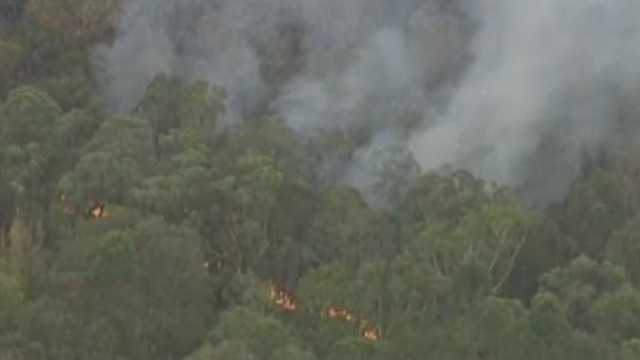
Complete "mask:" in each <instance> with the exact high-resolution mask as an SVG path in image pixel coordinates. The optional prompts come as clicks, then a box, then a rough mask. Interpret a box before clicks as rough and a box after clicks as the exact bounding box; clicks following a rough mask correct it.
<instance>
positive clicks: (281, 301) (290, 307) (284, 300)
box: [270, 284, 299, 311]
mask: <svg viewBox="0 0 640 360" xmlns="http://www.w3.org/2000/svg"><path fill="white" fill-rule="evenodd" d="M270 290H271V291H270V295H271V299H273V300H274V301H275V303H276V305H277V306H278V307H279V308H280V309H281V310H285V311H296V310H298V308H299V305H298V301H297V300H296V299H295V297H294V296H293V295H291V294H289V293H288V292H286V291H285V290H283V289H281V288H280V287H278V286H277V285H276V284H271V289H270Z"/></svg>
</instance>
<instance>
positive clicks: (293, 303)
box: [269, 283, 381, 341]
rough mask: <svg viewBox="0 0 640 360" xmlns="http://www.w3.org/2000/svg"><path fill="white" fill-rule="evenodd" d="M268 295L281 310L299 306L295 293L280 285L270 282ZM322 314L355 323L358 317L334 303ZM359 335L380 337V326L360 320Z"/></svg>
mask: <svg viewBox="0 0 640 360" xmlns="http://www.w3.org/2000/svg"><path fill="white" fill-rule="evenodd" d="M269 293H270V296H271V299H272V300H273V301H274V303H275V304H276V306H277V307H278V308H279V309H280V310H283V311H288V312H295V311H297V310H299V309H300V308H301V306H300V303H299V302H298V299H297V298H296V297H295V295H293V294H291V293H289V292H287V291H286V290H285V289H283V288H282V287H281V286H279V285H277V284H275V283H271V286H270V291H269ZM324 315H325V316H326V317H328V318H330V319H336V320H342V321H345V322H347V323H355V322H357V321H358V318H357V317H356V316H355V315H354V314H353V312H352V311H351V310H349V309H347V308H342V307H339V306H337V305H334V304H329V305H328V306H327V308H326V309H325V312H324ZM359 332H360V336H361V337H363V338H365V339H367V340H371V341H377V340H379V339H380V338H381V334H380V328H379V327H378V326H377V325H376V324H374V323H372V322H370V321H366V320H360V329H359Z"/></svg>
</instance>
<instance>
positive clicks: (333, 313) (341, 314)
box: [327, 305, 356, 322]
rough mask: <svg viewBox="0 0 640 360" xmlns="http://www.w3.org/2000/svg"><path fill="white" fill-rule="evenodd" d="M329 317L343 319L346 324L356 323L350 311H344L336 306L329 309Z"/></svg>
mask: <svg viewBox="0 0 640 360" xmlns="http://www.w3.org/2000/svg"><path fill="white" fill-rule="evenodd" d="M327 316H328V317H330V318H332V319H342V320H344V321H346V322H354V321H356V317H355V316H354V315H353V313H352V312H351V311H349V310H348V309H343V308H340V307H337V306H335V305H331V306H329V308H328V309H327Z"/></svg>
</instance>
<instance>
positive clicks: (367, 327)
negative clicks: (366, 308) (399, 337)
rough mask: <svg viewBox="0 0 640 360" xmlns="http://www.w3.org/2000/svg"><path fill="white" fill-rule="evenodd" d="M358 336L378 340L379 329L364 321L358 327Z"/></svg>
mask: <svg viewBox="0 0 640 360" xmlns="http://www.w3.org/2000/svg"><path fill="white" fill-rule="evenodd" d="M360 336H362V337H363V338H365V339H367V340H371V341H378V340H380V329H378V327H377V326H376V325H374V324H372V323H368V322H365V323H364V324H363V325H362V328H361V329H360Z"/></svg>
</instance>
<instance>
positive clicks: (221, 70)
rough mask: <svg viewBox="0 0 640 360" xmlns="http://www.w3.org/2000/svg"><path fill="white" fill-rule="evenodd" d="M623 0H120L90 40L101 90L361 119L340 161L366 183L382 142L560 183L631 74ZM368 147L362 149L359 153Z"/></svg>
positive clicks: (527, 183)
mask: <svg viewBox="0 0 640 360" xmlns="http://www.w3.org/2000/svg"><path fill="white" fill-rule="evenodd" d="M639 15H640V3H638V2H637V1H634V0H614V1H608V2H605V1H602V0H564V1H559V0H537V1H528V0H475V1H466V0H449V1H439V0H346V1H345V0H129V1H127V2H125V3H124V5H123V8H122V13H121V16H120V17H119V20H118V23H117V37H116V40H115V43H114V44H113V45H112V46H110V47H103V48H99V49H97V50H96V67H97V69H98V73H99V74H100V75H101V77H100V80H101V84H102V85H103V86H102V90H103V95H104V99H105V103H106V104H107V106H109V108H111V109H112V110H115V111H128V110H130V109H131V108H132V107H133V106H134V105H135V103H136V102H137V100H138V99H139V98H140V97H141V96H142V94H143V92H144V90H145V88H146V85H147V84H148V83H149V81H150V80H151V79H152V78H153V76H154V75H155V74H156V73H158V72H165V73H170V74H174V75H178V76H182V77H185V78H187V79H196V78H198V79H199V78H204V79H207V80H209V81H210V82H212V83H216V84H218V85H221V86H223V87H224V88H225V89H226V90H227V92H228V94H229V99H228V104H227V105H228V109H229V112H228V117H227V119H226V123H227V124H228V123H234V122H240V121H242V119H247V118H248V117H251V116H254V115H255V114H256V113H261V112H266V111H274V112H276V113H279V114H281V115H282V116H283V117H285V118H286V119H287V121H288V123H289V125H290V126H291V127H292V128H293V129H294V130H295V131H296V132H297V133H298V134H300V135H301V136H313V135H314V134H315V133H316V132H318V131H322V130H340V129H342V130H345V129H348V128H360V129H361V128H367V129H369V130H370V131H371V134H370V135H371V136H370V137H369V141H368V142H366V143H364V144H362V145H361V147H360V148H359V149H358V150H357V151H356V154H355V156H354V157H353V158H352V159H351V160H350V163H349V166H348V167H347V169H346V170H345V171H344V172H343V173H342V174H341V175H340V177H341V179H340V180H341V181H347V182H349V183H351V184H354V185H356V186H357V187H358V188H360V189H361V190H367V189H369V188H370V186H371V185H372V184H373V183H375V182H376V181H377V178H378V177H379V176H380V174H379V173H380V161H381V157H380V156H378V155H375V154H380V153H381V152H384V150H385V149H398V148H399V147H404V148H407V149H409V151H410V152H411V153H412V154H413V157H414V158H415V160H416V161H417V163H418V164H419V165H420V167H421V170H422V171H423V172H424V171H430V170H435V169H438V168H440V167H441V166H442V165H445V164H450V165H453V167H456V168H464V169H467V170H470V171H472V172H473V173H475V174H476V175H478V176H481V177H484V178H487V179H490V180H494V181H497V182H499V183H503V184H505V185H509V186H512V187H514V188H516V189H518V190H519V191H520V192H521V194H522V195H523V196H524V197H525V198H526V199H528V200H531V201H535V202H537V203H546V202H548V201H553V200H556V199H559V198H561V197H562V196H563V195H564V193H565V192H566V190H567V187H568V185H569V183H570V182H571V181H572V180H573V179H574V178H575V176H576V175H577V174H578V172H579V169H580V161H581V158H582V157H583V155H584V154H585V153H593V152H596V151H598V149H599V148H601V147H602V146H604V145H605V144H606V143H607V141H609V139H610V138H611V136H613V135H614V134H615V131H616V121H617V116H618V115H617V114H618V111H619V110H620V109H619V106H618V100H619V96H620V94H622V93H624V92H625V91H628V89H632V88H633V87H634V86H635V85H636V84H637V83H638V80H639V75H640V72H639V69H640V68H639V67H637V66H636V64H637V63H640V62H639V60H640V32H639V30H640V24H639V23H637V21H636V19H637V17H638V16H639ZM372 154H374V155H372Z"/></svg>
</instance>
